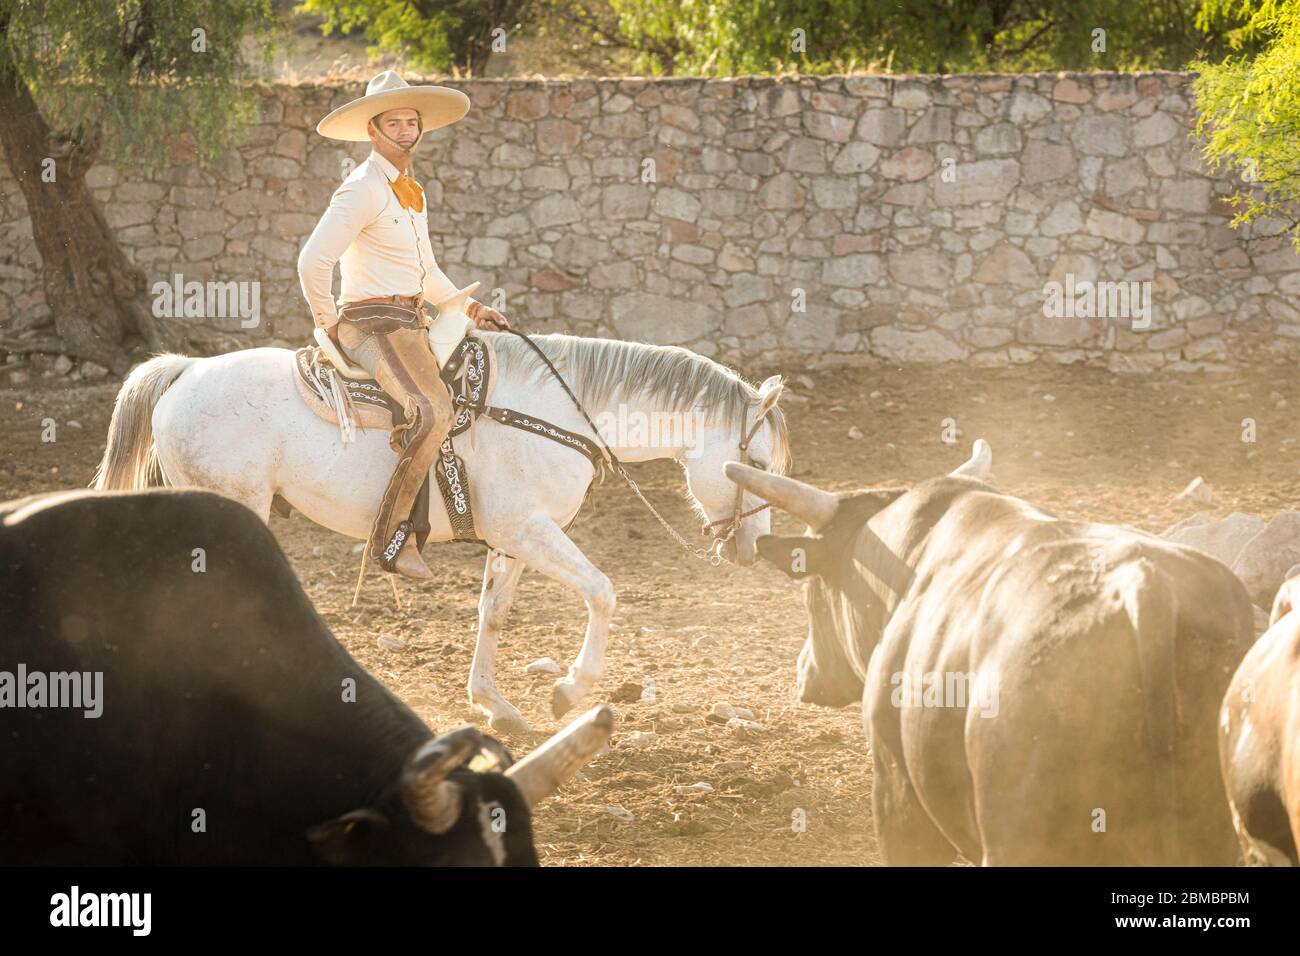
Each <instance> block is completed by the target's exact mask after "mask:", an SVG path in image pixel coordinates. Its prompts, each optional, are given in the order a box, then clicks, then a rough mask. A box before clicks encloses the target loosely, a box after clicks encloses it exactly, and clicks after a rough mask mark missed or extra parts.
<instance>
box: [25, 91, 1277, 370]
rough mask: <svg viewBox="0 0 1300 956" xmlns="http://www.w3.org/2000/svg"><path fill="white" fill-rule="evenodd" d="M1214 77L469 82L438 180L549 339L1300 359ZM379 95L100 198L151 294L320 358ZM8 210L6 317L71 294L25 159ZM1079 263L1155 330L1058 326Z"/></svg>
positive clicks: (747, 357) (991, 359)
mask: <svg viewBox="0 0 1300 956" xmlns="http://www.w3.org/2000/svg"><path fill="white" fill-rule="evenodd" d="M1190 80H1191V75H1189V74H1182V73H1156V74H1139V75H1121V74H1106V73H1092V74H1038V75H1024V76H944V77H928V76H927V77H905V76H896V77H882V76H828V77H809V78H801V79H774V78H757V77H742V78H737V79H723V80H700V79H676V78H673V79H661V80H647V79H617V78H611V79H599V80H585V79H584V80H565V81H541V80H527V81H525V80H477V81H464V82H454V81H448V80H442V81H440V82H444V83H446V84H447V85H452V86H456V87H458V88H460V89H462V90H464V91H465V93H466V94H467V95H468V96H469V97H470V100H471V102H472V104H473V107H472V109H471V111H470V113H469V115H468V116H467V117H466V119H465V120H464V121H462V122H461V123H459V124H457V125H455V126H453V127H450V128H447V129H444V130H438V131H435V132H433V133H430V134H428V135H426V137H425V142H424V144H423V145H422V146H421V148H420V150H419V152H418V155H417V159H416V174H417V176H418V178H420V179H421V181H422V182H423V183H424V184H425V188H426V193H427V196H428V199H429V203H430V211H429V223H430V231H431V233H432V236H433V241H434V247H435V250H436V251H437V253H438V257H439V263H440V265H441V266H442V267H443V269H444V270H445V271H446V272H447V273H448V275H449V276H450V277H451V278H452V280H453V281H455V282H457V283H459V284H467V283H469V282H471V281H473V280H481V281H482V283H483V286H482V288H481V290H480V293H479V297H480V298H483V299H485V300H486V301H489V302H493V304H500V305H501V307H502V309H503V311H504V312H505V313H506V314H507V315H510V316H511V317H512V318H515V319H516V320H518V321H519V322H520V323H521V324H522V325H524V326H525V327H527V328H530V329H533V330H538V331H553V330H560V331H567V332H573V333H577V334H583V335H602V336H617V337H621V338H629V339H639V340H643V341H650V342H657V343H672V344H679V345H683V346H686V347H688V348H691V349H694V350H696V351H698V352H701V353H703V354H706V355H710V356H713V357H715V358H718V359H721V360H723V361H728V362H737V363H744V364H768V363H773V362H778V361H787V360H793V361H797V362H799V363H800V364H802V365H805V366H822V365H830V364H836V363H843V362H855V361H862V360H863V359H865V358H866V357H868V356H874V357H875V358H877V359H881V360H885V361H889V362H898V363H907V362H942V361H962V362H968V363H973V364H978V365H1014V364H1022V363H1029V362H1035V361H1050V362H1086V363H1089V364H1094V365H1101V366H1108V367H1110V368H1112V369H1115V370H1120V371H1130V370H1131V371H1149V370H1154V369H1172V370H1196V369H1217V368H1223V367H1230V366H1233V365H1237V364H1240V363H1242V362H1245V361H1254V360H1259V359H1261V358H1263V359H1273V360H1287V359H1294V358H1296V357H1300V256H1297V254H1296V253H1295V252H1294V251H1293V250H1292V248H1291V247H1290V245H1289V244H1288V243H1287V242H1286V241H1285V240H1284V239H1278V238H1268V237H1267V233H1268V232H1270V231H1276V229H1275V227H1269V226H1268V225H1267V224H1265V225H1263V226H1260V227H1256V228H1254V229H1253V230H1252V229H1241V230H1234V229H1232V228H1231V227H1230V226H1229V223H1230V220H1231V217H1232V212H1231V210H1230V209H1229V207H1228V206H1227V204H1226V203H1225V202H1224V198H1225V197H1226V196H1228V195H1230V194H1231V193H1232V192H1234V191H1236V190H1237V189H1239V188H1241V182H1240V180H1239V178H1238V177H1237V176H1236V175H1235V174H1233V173H1232V172H1230V171H1229V172H1218V173H1215V174H1210V173H1208V172H1207V171H1206V170H1205V168H1204V167H1203V165H1202V162H1201V160H1200V154H1199V151H1198V149H1197V145H1196V143H1195V141H1194V140H1193V139H1192V138H1191V135H1190V133H1191V128H1192V126H1193V124H1194V121H1195V113H1194V110H1193V108H1192V102H1191V93H1190V86H1189V84H1190ZM360 92H361V87H360V84H357V83H317V84H314V85H311V84H298V85H277V86H268V87H261V88H259V89H258V95H259V97H260V99H261V111H260V118H259V121H258V123H257V124H256V125H254V126H252V127H251V128H250V129H249V131H248V133H247V135H246V137H245V138H244V141H243V142H242V144H240V145H239V146H238V148H235V149H232V150H230V151H228V152H227V153H225V154H224V155H223V156H222V157H221V158H220V160H219V161H217V162H216V163H213V164H211V165H209V166H206V167H202V166H199V165H196V164H194V163H192V162H184V161H182V162H181V163H180V164H178V165H174V166H172V167H170V168H165V169H162V170H156V171H150V170H147V169H144V168H137V167H131V166H116V167H114V166H108V165H101V166H96V167H94V168H93V169H92V170H91V171H90V174H89V182H90V184H91V186H92V187H93V192H94V195H95V196H96V198H97V199H98V200H99V201H100V202H101V203H102V204H103V208H104V212H105V215H106V217H107V219H108V222H109V224H110V225H111V226H112V227H113V229H114V230H115V231H116V233H117V235H118V236H119V238H120V241H121V242H122V244H123V246H124V247H125V248H126V249H127V250H128V252H129V254H130V256H131V257H132V258H133V259H134V261H135V262H137V263H138V264H139V265H140V266H141V267H142V268H143V269H144V271H145V274H146V276H147V277H148V280H149V282H150V283H151V284H152V283H154V282H158V281H166V282H170V281H171V279H172V276H174V275H175V274H177V273H179V274H181V275H183V276H184V279H185V280H186V281H192V280H197V281H200V282H208V281H214V282H229V281H236V282H257V283H260V290H261V311H262V318H261V322H260V324H259V325H258V326H257V327H255V328H252V329H248V330H240V320H239V318H238V317H231V318H226V319H223V318H204V319H196V320H195V321H206V322H209V323H210V324H212V325H214V326H217V327H222V328H226V329H230V330H240V331H242V333H243V334H246V335H248V336H249V338H250V344H254V343H257V342H264V341H266V340H268V339H274V340H280V341H291V342H295V343H296V342H298V341H301V340H303V339H304V337H305V336H306V334H307V332H308V331H309V329H310V319H309V316H308V312H307V308H306V305H305V303H304V301H303V299H302V295H301V292H300V290H299V287H298V280H297V274H296V260H297V255H298V250H299V249H300V248H301V246H302V243H303V241H304V240H305V239H306V237H307V235H308V234H309V233H310V232H311V230H312V228H313V227H314V226H315V224H316V221H317V219H318V218H319V216H320V214H321V213H322V211H323V210H324V209H325V207H326V205H327V204H328V202H329V197H330V194H331V193H332V191H333V190H334V188H335V187H336V186H337V185H338V183H339V182H340V180H341V179H342V177H343V176H344V175H346V173H347V172H348V171H349V170H350V169H351V168H352V164H355V163H356V162H359V161H360V160H361V159H363V158H364V156H365V155H366V152H367V150H368V147H366V146H365V145H356V146H348V145H345V144H339V143H333V142H330V141H327V140H324V139H322V138H321V137H320V136H318V135H317V134H316V133H315V132H314V126H315V124H316V122H317V121H318V120H319V119H320V118H321V117H322V116H324V115H325V114H326V113H327V112H328V111H329V110H330V109H332V108H334V107H336V106H338V105H340V104H341V103H343V102H346V101H347V100H349V99H352V98H353V97H355V96H357V95H359V93H360ZM0 201H2V205H0V328H3V324H4V323H5V322H6V321H7V320H9V319H10V318H11V317H13V316H16V315H20V314H25V313H32V312H34V313H37V314H39V313H40V312H41V311H42V310H44V309H45V305H44V301H43V299H44V295H43V292H42V290H41V279H40V262H39V257H38V256H37V254H36V252H35V249H34V247H33V245H32V242H31V222H30V219H29V218H28V217H27V215H26V206H25V203H24V202H23V199H22V196H21V194H20V192H19V191H18V188H17V185H16V183H15V182H14V180H13V178H12V175H11V174H10V173H9V171H8V170H7V169H5V168H3V167H0ZM1069 275H1073V276H1074V277H1075V278H1076V279H1086V280H1089V281H1094V282H1101V281H1104V282H1121V281H1122V282H1140V283H1148V285H1147V286H1146V288H1147V289H1148V290H1149V293H1150V295H1151V303H1152V309H1151V314H1150V322H1149V327H1146V328H1141V327H1139V328H1134V324H1135V323H1134V322H1132V321H1130V320H1129V319H1127V318H1125V319H1116V318H1109V317H1102V318H1073V317H1071V318H1064V317H1053V316H1046V315H1044V308H1043V306H1044V300H1045V292H1044V286H1045V284H1046V283H1048V282H1050V281H1060V282H1062V283H1064V282H1065V281H1066V277H1067V276H1069ZM336 281H337V279H336ZM494 296H496V298H494ZM800 306H802V308H800ZM1142 324H1145V323H1142Z"/></svg>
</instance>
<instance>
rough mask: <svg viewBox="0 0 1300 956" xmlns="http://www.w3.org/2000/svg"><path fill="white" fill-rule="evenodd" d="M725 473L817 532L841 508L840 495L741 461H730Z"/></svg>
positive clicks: (725, 467)
mask: <svg viewBox="0 0 1300 956" xmlns="http://www.w3.org/2000/svg"><path fill="white" fill-rule="evenodd" d="M723 471H724V472H725V474H726V476H727V477H728V478H730V479H731V480H732V481H734V482H735V483H736V484H738V485H740V487H742V488H744V489H745V490H746V491H750V492H753V493H754V494H755V495H757V496H758V497H759V498H762V499H763V500H764V501H766V502H768V503H769V504H771V505H772V506H774V507H776V508H780V509H781V510H782V511H785V512H787V513H789V514H792V515H794V516H795V517H796V518H799V519H800V520H801V521H804V522H805V523H806V524H807V525H808V526H809V527H810V528H812V529H813V530H814V531H817V530H819V529H820V528H822V527H824V526H825V525H826V524H827V523H829V522H830V520H831V517H832V516H833V515H834V514H835V509H836V508H837V507H838V506H839V498H838V497H837V496H835V495H833V494H831V493H830V492H828V491H822V490H821V489H820V488H814V487H813V486H812V485H805V484H804V483H803V482H802V481H796V480H795V479H793V478H787V477H786V476H785V475H774V474H772V473H771V472H766V471H762V470H760V469H758V468H751V467H749V465H742V464H741V463H740V462H738V461H730V462H727V464H726V465H725V466H724V468H723Z"/></svg>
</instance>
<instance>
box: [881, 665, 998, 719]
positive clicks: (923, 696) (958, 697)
mask: <svg viewBox="0 0 1300 956" xmlns="http://www.w3.org/2000/svg"><path fill="white" fill-rule="evenodd" d="M889 683H890V684H892V685H893V687H894V689H893V691H892V692H891V693H890V698H889V700H890V703H891V704H893V705H894V706H895V707H898V708H902V709H907V708H913V707H925V708H930V707H952V708H956V709H958V710H977V711H979V715H980V716H981V717H996V716H997V715H998V678H997V675H996V674H992V673H982V672H977V671H897V672H895V673H894V674H893V675H891V676H890V679H889Z"/></svg>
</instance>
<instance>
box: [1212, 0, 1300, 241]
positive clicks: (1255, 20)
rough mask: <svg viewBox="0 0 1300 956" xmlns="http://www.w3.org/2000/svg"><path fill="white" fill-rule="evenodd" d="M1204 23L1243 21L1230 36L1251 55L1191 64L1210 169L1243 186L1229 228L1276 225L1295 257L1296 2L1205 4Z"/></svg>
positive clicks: (1299, 180) (1298, 200)
mask: <svg viewBox="0 0 1300 956" xmlns="http://www.w3.org/2000/svg"><path fill="white" fill-rule="evenodd" d="M1205 6H1206V11H1205V16H1206V17H1207V18H1214V17H1231V16H1237V17H1239V18H1240V17H1243V16H1244V17H1246V19H1245V20H1244V23H1243V24H1242V25H1241V26H1240V27H1239V28H1237V29H1235V30H1233V31H1232V32H1231V33H1230V34H1229V42H1230V43H1231V44H1232V45H1233V46H1234V47H1235V48H1238V49H1242V48H1248V47H1252V46H1253V47H1254V48H1256V49H1257V51H1258V52H1256V53H1254V54H1245V55H1242V56H1232V57H1229V58H1228V59H1226V60H1224V61H1223V62H1221V63H1217V64H1216V63H1201V64H1198V68H1199V69H1200V73H1201V75H1200V76H1199V77H1197V79H1196V82H1195V84H1194V86H1193V89H1194V91H1195V93H1196V106H1197V110H1198V113H1199V116H1198V118H1197V127H1196V129H1197V132H1198V133H1199V134H1201V135H1202V136H1205V137H1206V143H1205V147H1204V155H1205V158H1206V160H1207V162H1208V163H1209V164H1210V165H1211V166H1212V167H1216V168H1217V167H1221V166H1224V165H1227V166H1229V167H1235V168H1237V169H1239V170H1240V171H1241V173H1242V178H1243V180H1244V182H1245V186H1244V188H1243V189H1240V190H1238V191H1237V193H1236V194H1234V195H1233V196H1232V197H1231V199H1230V201H1231V202H1232V203H1233V205H1234V207H1235V208H1236V209H1237V215H1236V217H1235V218H1234V219H1233V225H1234V226H1237V225H1241V224H1243V223H1247V222H1253V221H1255V220H1265V219H1267V220H1277V221H1280V222H1281V223H1282V224H1283V226H1282V228H1283V230H1284V231H1286V232H1289V233H1290V234H1291V237H1292V240H1293V242H1294V244H1295V247H1296V250H1297V251H1300V0H1255V2H1253V3H1246V2H1242V0H1232V2H1230V0H1207V3H1206V5H1205Z"/></svg>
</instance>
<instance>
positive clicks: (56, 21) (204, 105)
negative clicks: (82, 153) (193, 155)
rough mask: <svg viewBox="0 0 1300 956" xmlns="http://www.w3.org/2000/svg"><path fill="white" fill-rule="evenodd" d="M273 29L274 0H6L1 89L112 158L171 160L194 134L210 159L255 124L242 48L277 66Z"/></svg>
mask: <svg viewBox="0 0 1300 956" xmlns="http://www.w3.org/2000/svg"><path fill="white" fill-rule="evenodd" d="M273 22H274V21H273V18H272V12H271V4H270V0H65V2H59V0H52V2H43V0H0V82H15V81H17V82H22V83H25V84H26V85H27V88H28V89H29V90H30V91H31V93H32V96H33V98H34V99H35V100H36V103H37V105H38V106H39V108H40V110H41V113H42V115H43V116H44V118H45V120H46V122H47V123H49V124H50V126H51V127H52V128H55V129H61V130H64V131H68V133H69V135H71V136H73V137H74V138H87V137H96V138H99V137H101V136H102V138H103V142H104V148H105V152H106V153H107V155H108V156H109V157H110V158H114V159H124V158H131V159H133V160H136V161H145V162H149V163H153V164H162V163H164V162H165V161H166V160H167V157H168V150H169V145H170V146H172V147H174V146H175V145H176V142H177V137H180V136H187V135H188V136H192V137H193V144H194V147H195V149H196V151H197V155H199V156H200V157H202V158H204V159H210V158H212V157H214V156H215V155H216V154H217V153H219V152H220V151H221V150H222V149H224V148H225V147H226V146H228V145H229V144H230V143H232V142H234V141H236V140H237V139H238V137H239V136H240V134H241V133H242V131H243V129H244V127H245V126H246V124H247V123H248V122H249V120H250V119H251V117H252V116H253V113H254V110H255V108H256V96H255V94H254V93H253V91H252V90H251V89H250V88H248V87H247V86H246V85H245V84H241V83H239V82H238V81H241V80H244V79H246V78H247V76H246V73H247V69H248V66H249V64H247V63H246V62H245V59H244V55H243V53H242V50H241V42H242V41H243V40H244V38H245V37H251V38H253V39H254V40H259V41H261V42H262V55H263V57H264V58H265V62H267V63H269V61H270V56H271V51H272V47H271V44H270V43H269V42H267V41H269V39H270V36H271V28H272V24H273ZM196 30H202V31H203V34H202V35H196V34H195V31H196ZM200 47H205V48H206V49H203V50H202V51H201V50H200Z"/></svg>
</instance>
